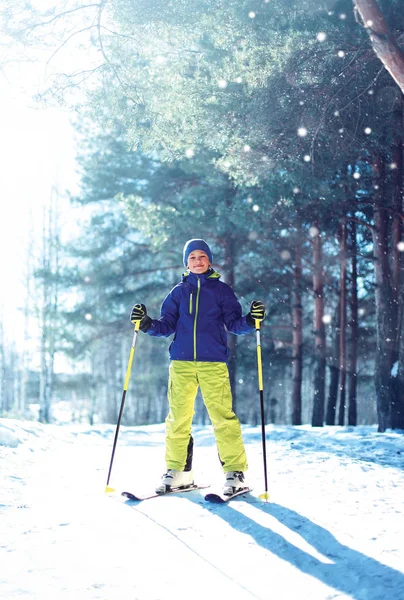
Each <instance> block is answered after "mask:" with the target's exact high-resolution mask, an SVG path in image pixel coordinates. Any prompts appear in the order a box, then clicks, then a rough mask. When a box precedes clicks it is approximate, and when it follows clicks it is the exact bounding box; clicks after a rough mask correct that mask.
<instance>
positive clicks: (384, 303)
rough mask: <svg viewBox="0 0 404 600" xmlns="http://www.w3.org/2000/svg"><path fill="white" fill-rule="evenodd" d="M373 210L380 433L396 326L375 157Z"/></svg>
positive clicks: (387, 416)
mask: <svg viewBox="0 0 404 600" xmlns="http://www.w3.org/2000/svg"><path fill="white" fill-rule="evenodd" d="M373 174H374V188H375V190H376V191H375V198H374V199H375V209H374V228H373V252H374V259H375V260H374V265H375V266H374V268H375V286H376V287H375V300H376V331H377V352H376V357H375V388H376V402H377V414H378V421H379V432H384V431H386V429H388V428H390V427H391V425H392V422H391V401H392V398H393V394H394V385H393V383H394V382H393V379H392V375H391V369H392V367H393V362H392V361H393V356H394V346H395V344H394V341H395V325H396V319H395V316H396V315H397V311H395V310H394V303H393V288H392V285H391V271H390V265H389V245H388V222H389V216H388V212H387V211H386V210H384V209H383V206H382V205H383V204H384V202H385V198H384V189H385V166H384V162H383V160H382V157H381V156H380V155H379V154H377V155H375V156H374V160H373Z"/></svg>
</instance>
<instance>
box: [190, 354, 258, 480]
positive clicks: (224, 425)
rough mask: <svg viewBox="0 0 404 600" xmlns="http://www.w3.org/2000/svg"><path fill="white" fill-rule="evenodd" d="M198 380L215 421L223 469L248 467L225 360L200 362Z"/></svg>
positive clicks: (230, 469)
mask: <svg viewBox="0 0 404 600" xmlns="http://www.w3.org/2000/svg"><path fill="white" fill-rule="evenodd" d="M196 364H197V369H198V380H199V385H200V388H201V393H202V396H203V401H204V403H205V406H206V409H207V411H208V414H209V418H210V420H211V421H212V425H213V431H214V434H215V439H216V444H217V449H218V451H219V457H220V460H221V462H222V466H223V471H225V472H227V471H246V470H247V469H248V464H247V456H246V453H245V448H244V443H243V438H242V434H241V426H240V421H239V420H238V418H237V416H236V415H235V413H234V411H233V407H232V405H233V399H232V394H231V388H230V379H229V371H228V368H227V365H226V363H222V362H215V363H208V362H198V363H196Z"/></svg>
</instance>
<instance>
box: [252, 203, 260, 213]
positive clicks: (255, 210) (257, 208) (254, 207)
mask: <svg viewBox="0 0 404 600" xmlns="http://www.w3.org/2000/svg"><path fill="white" fill-rule="evenodd" d="M252 209H253V211H254V212H258V211H259V209H260V207H259V206H258V204H254V206H253V207H252Z"/></svg>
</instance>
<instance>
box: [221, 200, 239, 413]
mask: <svg viewBox="0 0 404 600" xmlns="http://www.w3.org/2000/svg"><path fill="white" fill-rule="evenodd" d="M228 201H230V200H228ZM223 243H224V264H223V268H224V275H225V278H226V283H227V284H228V285H229V286H230V287H231V288H232V289H233V290H234V285H235V273H234V269H235V266H236V242H235V240H234V239H233V238H232V237H231V236H229V237H227V238H225V239H223ZM227 338H228V339H227V343H228V346H229V349H230V358H229V363H228V365H229V377H230V387H231V391H232V395H233V410H234V411H235V412H236V410H237V390H236V374H237V336H236V335H233V334H229V335H228V336H227Z"/></svg>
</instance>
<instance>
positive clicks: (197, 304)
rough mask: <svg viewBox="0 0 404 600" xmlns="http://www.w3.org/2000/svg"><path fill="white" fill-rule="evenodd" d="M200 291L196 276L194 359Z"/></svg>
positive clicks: (199, 282)
mask: <svg viewBox="0 0 404 600" xmlns="http://www.w3.org/2000/svg"><path fill="white" fill-rule="evenodd" d="M200 291H201V280H200V279H199V277H198V291H197V293H196V302H195V320H194V360H196V321H197V319H198V309H199V293H200Z"/></svg>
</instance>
